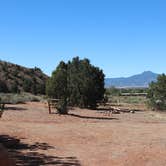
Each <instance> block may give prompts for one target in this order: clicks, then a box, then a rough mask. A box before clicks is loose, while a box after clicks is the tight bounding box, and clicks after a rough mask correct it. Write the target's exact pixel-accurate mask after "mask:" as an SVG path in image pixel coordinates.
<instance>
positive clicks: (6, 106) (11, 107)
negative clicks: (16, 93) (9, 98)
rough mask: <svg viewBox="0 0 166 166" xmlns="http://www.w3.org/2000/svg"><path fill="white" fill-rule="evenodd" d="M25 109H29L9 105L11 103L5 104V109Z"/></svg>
mask: <svg viewBox="0 0 166 166" xmlns="http://www.w3.org/2000/svg"><path fill="white" fill-rule="evenodd" d="M8 110H9V111H10V110H12V111H25V110H27V109H26V108H23V107H16V106H9V105H5V111H8Z"/></svg>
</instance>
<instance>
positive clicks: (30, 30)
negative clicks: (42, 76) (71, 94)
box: [0, 0, 166, 77]
mask: <svg viewBox="0 0 166 166" xmlns="http://www.w3.org/2000/svg"><path fill="white" fill-rule="evenodd" d="M74 56H80V57H81V58H84V57H86V58H89V59H90V60H91V63H93V64H94V65H97V66H99V67H100V68H102V69H103V71H104V73H105V74H106V76H107V77H119V76H130V75H132V74H137V73H140V72H143V71H145V70H151V71H153V72H156V73H163V72H166V1H165V0H1V1H0V59H1V60H6V61H10V62H14V63H17V64H20V65H24V66H27V67H34V66H37V67H40V68H41V69H42V70H43V71H44V72H45V73H47V74H50V73H51V72H52V71H53V70H54V69H55V67H56V66H57V64H58V63H59V61H60V60H64V61H67V60H69V59H71V58H72V57H74Z"/></svg>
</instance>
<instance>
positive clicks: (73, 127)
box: [0, 103, 166, 166]
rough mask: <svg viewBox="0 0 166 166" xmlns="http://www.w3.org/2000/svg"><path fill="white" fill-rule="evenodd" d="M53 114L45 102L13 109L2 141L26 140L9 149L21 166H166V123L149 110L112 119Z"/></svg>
mask: <svg viewBox="0 0 166 166" xmlns="http://www.w3.org/2000/svg"><path fill="white" fill-rule="evenodd" d="M69 113H70V115H66V116H62V115H61V116H59V115H57V114H55V113H53V114H50V115H49V114H48V110H47V108H46V107H45V106H44V104H43V103H27V104H19V105H8V109H7V110H5V112H4V114H3V117H2V118H1V119H0V140H3V139H1V138H4V137H5V138H8V139H10V140H12V139H13V140H14V139H15V138H17V139H20V143H19V144H17V146H14V147H12V148H10V149H9V151H10V155H11V156H12V157H13V158H15V159H16V162H17V165H24V166H38V165H50V166H51V165H61V166H62V165H63V166H69V165H74V166H79V165H82V166H114V165H115V166H165V165H166V157H165V156H166V120H165V119H161V118H158V117H157V116H154V114H153V113H151V112H148V111H138V112H136V113H135V114H131V113H121V114H119V115H113V116H112V117H108V116H105V115H104V114H103V113H102V112H101V111H99V110H98V111H89V110H86V109H78V108H75V109H73V110H70V112H69Z"/></svg>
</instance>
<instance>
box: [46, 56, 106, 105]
mask: <svg viewBox="0 0 166 166" xmlns="http://www.w3.org/2000/svg"><path fill="white" fill-rule="evenodd" d="M46 89H47V95H48V96H50V97H54V98H59V99H61V98H64V99H65V100H64V101H68V104H69V105H71V106H79V107H89V108H96V106H97V102H98V101H100V100H102V99H103V97H104V92H105V89H104V74H103V71H102V70H100V69H99V68H98V67H95V66H93V65H91V64H90V61H89V60H88V59H83V60H80V59H79V57H75V58H73V59H72V61H69V62H68V63H67V64H65V63H64V62H61V63H60V64H59V66H58V67H57V69H56V70H55V71H54V72H53V74H52V77H51V78H50V79H49V81H48V82H47V86H46ZM64 103H66V102H64Z"/></svg>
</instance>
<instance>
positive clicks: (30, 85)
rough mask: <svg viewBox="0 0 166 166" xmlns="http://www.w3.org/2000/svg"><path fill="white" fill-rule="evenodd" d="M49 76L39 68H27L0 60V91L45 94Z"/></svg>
mask: <svg viewBox="0 0 166 166" xmlns="http://www.w3.org/2000/svg"><path fill="white" fill-rule="evenodd" d="M47 79H48V76H46V75H45V74H44V73H43V72H42V71H41V70H40V69H39V68H37V67H35V68H31V69H29V68H25V67H22V66H19V65H16V64H12V63H9V62H4V61H0V92H3V93H20V92H30V93H33V94H45V85H46V81H47Z"/></svg>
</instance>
